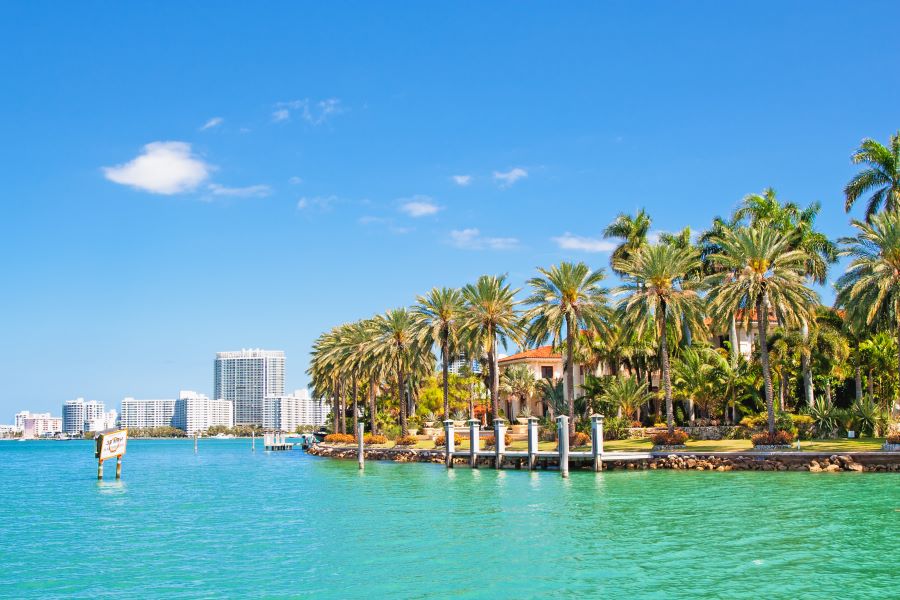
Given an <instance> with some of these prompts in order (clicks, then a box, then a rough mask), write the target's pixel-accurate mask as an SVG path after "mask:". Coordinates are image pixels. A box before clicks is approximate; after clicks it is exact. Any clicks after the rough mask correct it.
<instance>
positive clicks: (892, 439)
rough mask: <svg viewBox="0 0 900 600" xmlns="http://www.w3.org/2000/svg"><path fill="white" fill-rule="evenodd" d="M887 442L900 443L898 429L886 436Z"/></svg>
mask: <svg viewBox="0 0 900 600" xmlns="http://www.w3.org/2000/svg"><path fill="white" fill-rule="evenodd" d="M887 443H888V444H900V431H895V432H894V433H892V434H890V435H888V436H887Z"/></svg>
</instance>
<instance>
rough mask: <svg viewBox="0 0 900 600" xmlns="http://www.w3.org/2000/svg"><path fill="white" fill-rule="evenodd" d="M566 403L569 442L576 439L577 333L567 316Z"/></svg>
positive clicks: (570, 318)
mask: <svg viewBox="0 0 900 600" xmlns="http://www.w3.org/2000/svg"><path fill="white" fill-rule="evenodd" d="M566 387H567V388H568V389H566V402H567V403H568V405H569V441H570V442H571V441H573V440H574V439H575V332H573V331H572V317H570V316H566Z"/></svg>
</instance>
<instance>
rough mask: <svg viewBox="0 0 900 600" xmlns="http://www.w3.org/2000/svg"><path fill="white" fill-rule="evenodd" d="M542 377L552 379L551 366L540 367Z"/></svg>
mask: <svg viewBox="0 0 900 600" xmlns="http://www.w3.org/2000/svg"><path fill="white" fill-rule="evenodd" d="M541 378H542V379H553V367H541Z"/></svg>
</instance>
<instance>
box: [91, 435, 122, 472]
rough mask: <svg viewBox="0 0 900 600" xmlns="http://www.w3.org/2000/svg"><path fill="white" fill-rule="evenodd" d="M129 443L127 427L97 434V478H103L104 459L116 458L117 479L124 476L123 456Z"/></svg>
mask: <svg viewBox="0 0 900 600" xmlns="http://www.w3.org/2000/svg"><path fill="white" fill-rule="evenodd" d="M127 444H128V430H127V429H108V430H106V431H104V432H102V433H100V434H98V435H97V447H96V449H95V451H94V457H95V458H96V459H97V479H103V461H104V460H109V459H110V458H115V459H116V479H119V478H121V477H122V457H123V456H125V446H126V445H127Z"/></svg>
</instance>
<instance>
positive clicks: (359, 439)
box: [356, 423, 366, 471]
mask: <svg viewBox="0 0 900 600" xmlns="http://www.w3.org/2000/svg"><path fill="white" fill-rule="evenodd" d="M365 427H366V426H365V423H360V424H359V425H357V428H356V452H357V455H358V456H359V470H360V471H362V470H363V469H365V468H366V447H365V440H364V439H363V432H364V431H365Z"/></svg>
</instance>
